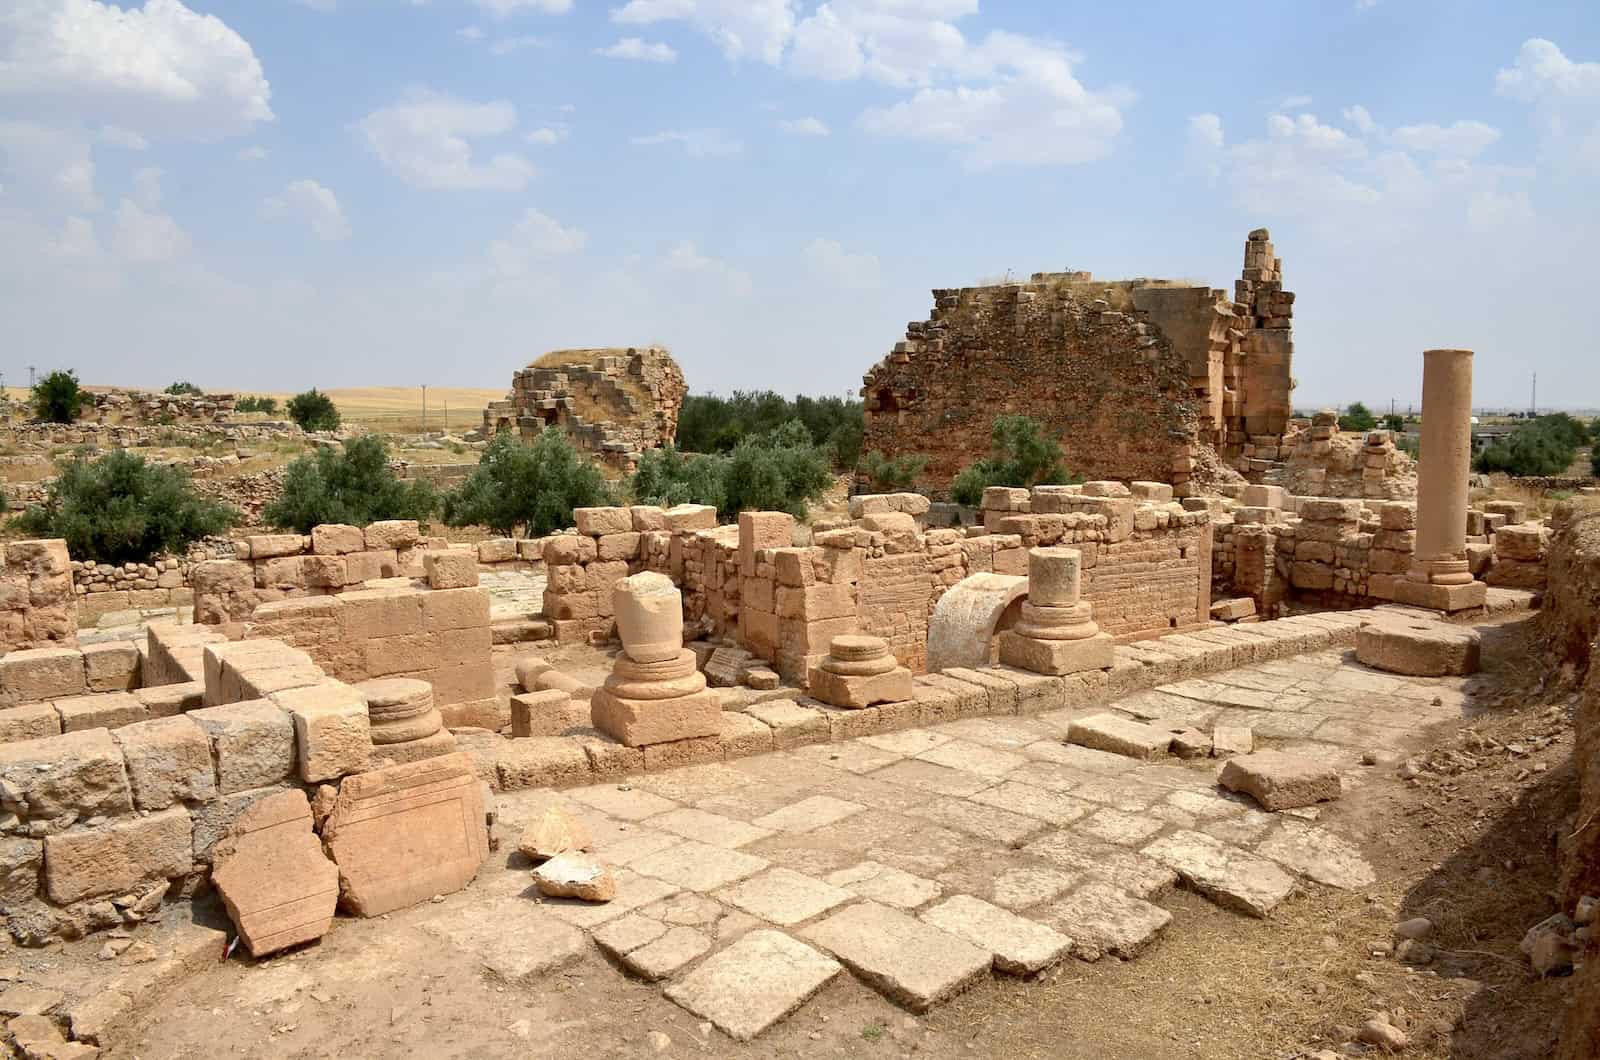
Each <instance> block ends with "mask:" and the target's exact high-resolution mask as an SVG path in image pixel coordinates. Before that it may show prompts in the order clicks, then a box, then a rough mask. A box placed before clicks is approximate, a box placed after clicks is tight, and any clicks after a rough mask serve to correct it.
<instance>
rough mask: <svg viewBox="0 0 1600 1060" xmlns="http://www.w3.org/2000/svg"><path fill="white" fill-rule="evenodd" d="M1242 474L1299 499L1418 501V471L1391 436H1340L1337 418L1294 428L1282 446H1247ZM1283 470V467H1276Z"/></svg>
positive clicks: (1321, 416) (1318, 418)
mask: <svg viewBox="0 0 1600 1060" xmlns="http://www.w3.org/2000/svg"><path fill="white" fill-rule="evenodd" d="M1241 460H1242V461H1246V462H1248V463H1247V464H1246V465H1245V466H1242V467H1240V468H1239V470H1240V471H1243V472H1247V473H1249V472H1255V473H1260V474H1258V475H1257V478H1258V480H1259V481H1262V482H1265V483H1268V484H1271V485H1278V486H1283V487H1284V488H1285V489H1286V490H1287V491H1288V492H1290V493H1293V494H1295V495H1296V496H1299V497H1366V498H1372V499H1375V500H1391V501H1408V500H1415V499H1416V496H1417V465H1416V462H1415V461H1414V460H1412V459H1411V457H1410V456H1409V455H1407V454H1406V452H1405V451H1404V450H1402V449H1398V448H1396V447H1395V444H1394V436H1393V434H1392V433H1391V432H1389V431H1367V432H1366V433H1365V434H1361V433H1342V432H1340V430H1339V416H1338V413H1335V412H1327V411H1324V412H1318V413H1317V414H1316V415H1315V416H1314V417H1312V420H1311V424H1310V426H1300V425H1296V424H1292V425H1291V426H1290V428H1289V432H1288V434H1287V435H1285V436H1284V438H1283V444H1282V445H1281V446H1254V445H1252V446H1250V447H1248V448H1247V450H1246V452H1245V453H1243V454H1242V455H1241ZM1279 465H1281V466H1279Z"/></svg>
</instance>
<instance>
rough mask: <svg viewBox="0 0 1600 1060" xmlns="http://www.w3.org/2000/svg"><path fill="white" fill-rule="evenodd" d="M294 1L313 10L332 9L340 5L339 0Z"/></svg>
mask: <svg viewBox="0 0 1600 1060" xmlns="http://www.w3.org/2000/svg"><path fill="white" fill-rule="evenodd" d="M294 2H295V3H297V4H299V5H300V6H301V7H309V8H310V9H311V10H313V11H332V10H334V9H336V8H337V7H338V6H339V0H294Z"/></svg>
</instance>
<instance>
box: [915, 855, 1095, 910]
mask: <svg viewBox="0 0 1600 1060" xmlns="http://www.w3.org/2000/svg"><path fill="white" fill-rule="evenodd" d="M1083 879H1084V876H1083V873H1081V872H1074V871H1072V870H1069V869H1064V868H1061V867H1059V866H1056V865H1052V864H1051V863H1049V862H1047V861H1042V860H1040V859H1038V858H1030V857H1027V856H1026V855H1023V854H1020V853H1006V854H994V855H991V856H988V857H983V858H968V859H965V860H962V861H958V862H956V863H955V864H954V865H952V866H951V867H950V868H948V869H946V870H945V871H943V872H941V873H940V874H939V875H938V877H937V880H938V882H939V883H941V884H943V885H944V888H945V889H946V890H948V891H959V892H960V893H962V894H968V895H972V896H973V897H976V898H981V899H983V900H984V901H986V902H989V903H991V904H993V905H997V906H999V907H1000V908H1002V909H1010V910H1012V911H1013V912H1014V911H1016V910H1019V909H1027V908H1028V907H1030V906H1035V905H1038V904H1039V903H1041V902H1047V901H1049V900H1050V899H1052V898H1055V897H1058V896H1060V895H1062V894H1064V893H1066V892H1067V891H1069V890H1071V889H1072V888H1073V887H1075V886H1077V885H1078V884H1080V883H1082V882H1083Z"/></svg>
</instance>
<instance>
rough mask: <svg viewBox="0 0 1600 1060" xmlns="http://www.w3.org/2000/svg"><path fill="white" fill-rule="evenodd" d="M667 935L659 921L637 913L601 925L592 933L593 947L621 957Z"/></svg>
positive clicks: (664, 926)
mask: <svg viewBox="0 0 1600 1060" xmlns="http://www.w3.org/2000/svg"><path fill="white" fill-rule="evenodd" d="M666 933H667V925H665V924H663V923H662V922H661V921H659V920H651V919H650V918H649V917H647V916H640V915H639V914H638V913H629V914H628V915H627V916H624V917H619V918H617V919H616V920H613V921H611V923H609V924H603V925H601V926H600V927H599V928H598V929H596V931H595V933H594V941H595V945H597V946H599V947H600V948H601V949H603V950H605V951H606V952H607V953H609V954H611V955H612V956H613V957H621V956H623V955H625V954H628V953H632V952H633V951H634V950H636V949H638V948H639V947H640V946H644V945H646V944H648V943H651V942H654V941H655V940H656V939H658V938H660V937H661V936H662V935H665V934H666Z"/></svg>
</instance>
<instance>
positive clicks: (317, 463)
mask: <svg viewBox="0 0 1600 1060" xmlns="http://www.w3.org/2000/svg"><path fill="white" fill-rule="evenodd" d="M438 507H439V496H438V493H437V492H436V491H435V490H434V488H433V485H432V483H429V482H424V481H421V480H417V481H412V482H402V481H401V480H400V479H399V478H397V477H395V473H394V472H393V471H392V470H390V468H389V447H388V445H386V444H385V443H384V441H383V439H382V438H379V437H377V436H376V435H370V434H368V435H362V436H361V437H360V438H351V439H349V440H348V441H346V442H345V443H344V446H343V447H342V448H339V449H335V448H333V447H332V446H323V447H320V448H319V449H318V450H317V451H316V452H315V453H313V454H311V455H309V456H302V457H300V458H299V459H298V460H296V461H294V462H293V463H292V464H290V465H289V467H288V470H287V471H285V472H284V476H283V492H282V494H280V495H279V497H278V499H277V500H275V501H273V502H272V503H271V504H269V505H267V507H266V509H265V510H264V511H263V512H262V513H261V517H262V519H263V520H264V521H265V522H266V523H267V524H268V525H269V526H275V527H277V528H279V529H280V530H293V531H295V532H296V533H301V534H308V533H310V532H311V528H312V527H313V526H318V525H320V524H323V523H349V524H350V525H351V526H366V525H367V524H368V523H371V522H376V521H377V520H379V519H416V520H419V521H422V520H426V519H428V518H429V517H430V516H431V515H433V513H434V512H435V511H437V510H438Z"/></svg>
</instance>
